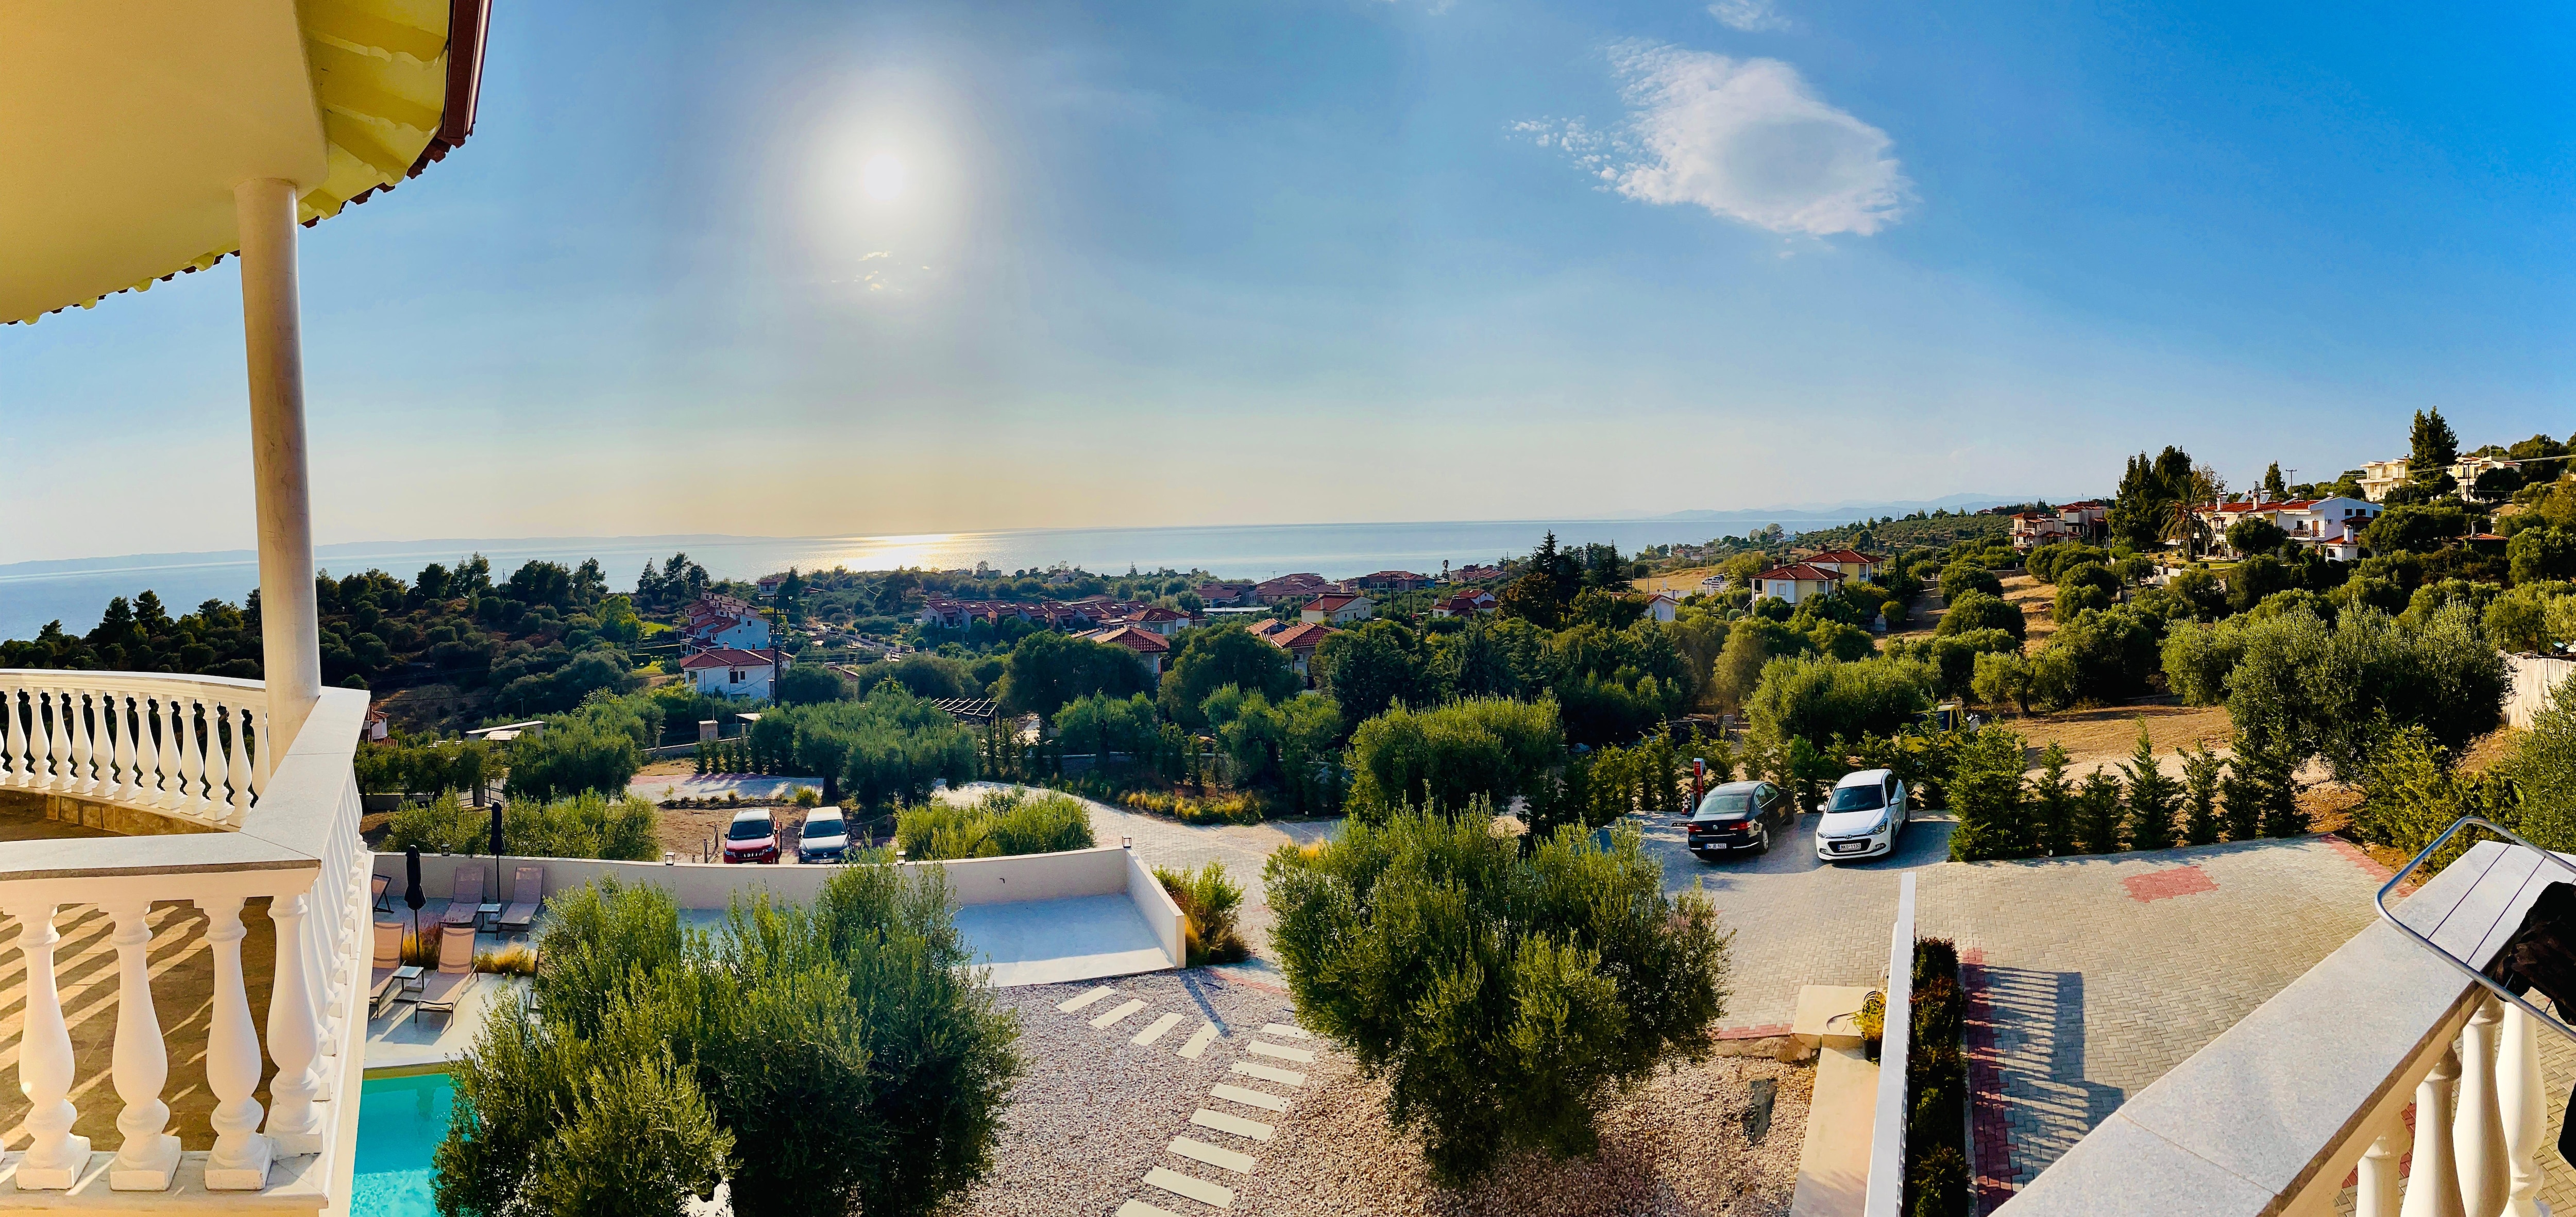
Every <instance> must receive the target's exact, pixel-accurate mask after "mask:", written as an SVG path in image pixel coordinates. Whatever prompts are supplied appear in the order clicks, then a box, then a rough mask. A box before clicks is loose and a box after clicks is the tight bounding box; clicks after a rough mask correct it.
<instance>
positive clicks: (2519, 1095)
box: [2496, 1005, 2549, 1217]
mask: <svg viewBox="0 0 2576 1217" xmlns="http://www.w3.org/2000/svg"><path fill="white" fill-rule="evenodd" d="M2503 1032H2504V1033H2503V1035H2502V1036H2500V1037H2499V1041H2500V1042H2499V1044H2498V1046H2497V1049H2496V1105H2497V1107H2498V1108H2499V1109H2501V1111H2502V1114H2503V1117H2504V1158H2505V1166H2506V1168H2507V1171H2508V1172H2509V1173H2510V1175H2511V1176H2512V1182H2511V1184H2510V1185H2509V1192H2508V1195H2507V1197H2506V1200H2505V1206H2504V1211H2505V1213H2506V1214H2508V1217H2540V1206H2539V1205H2538V1204H2537V1203H2534V1198H2535V1197H2536V1196H2537V1195H2538V1194H2539V1192H2540V1162H2539V1154H2540V1146H2541V1142H2542V1139H2543V1138H2545V1137H2547V1136H2548V1135H2549V1112H2548V1107H2547V1104H2548V1102H2549V1097H2548V1095H2547V1094H2545V1093H2544V1092H2543V1085H2544V1083H2542V1081H2541V1080H2540V1020H2538V1019H2536V1018H2533V1017H2532V1016H2531V1015H2530V1014H2528V1013H2525V1012H2524V1011H2523V1008H2522V1007H2520V1006H2514V1005H2508V1006H2506V1007H2505V1008H2504V1028H2503Z"/></svg>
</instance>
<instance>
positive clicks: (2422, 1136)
mask: <svg viewBox="0 0 2576 1217" xmlns="http://www.w3.org/2000/svg"><path fill="white" fill-rule="evenodd" d="M2459 1076H2460V1054H2459V1053H2458V1052H2457V1051H2455V1050H2452V1049H2449V1048H2445V1049H2443V1050H2442V1059H2441V1060H2439V1061H2436V1062H2434V1064H2433V1072H2431V1073H2428V1074H2426V1075H2424V1080H2423V1082H2421V1083H2420V1084H2418V1085H2417V1086H2416V1087H2415V1152H2414V1162H2413V1163H2412V1169H2411V1170H2410V1171H2409V1172H2408V1173H2407V1176H2406V1203H2405V1205H2404V1206H2403V1207H2401V1208H2399V1209H2398V1210H2397V1212H2398V1217H2468V1210H2466V1209H2464V1208H2462V1207H2461V1206H2460V1171H2459V1166H2458V1163H2457V1162H2456V1161H2454V1160H2453V1159H2452V1157H2451V1083H2452V1082H2455V1081H2457V1080H2459Z"/></svg>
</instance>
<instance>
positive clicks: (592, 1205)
mask: <svg viewBox="0 0 2576 1217" xmlns="http://www.w3.org/2000/svg"><path fill="white" fill-rule="evenodd" d="M538 955H539V959H540V963H539V968H538V974H537V980H536V992H537V994H538V996H539V997H540V998H541V999H542V1001H541V1004H540V1005H538V1006H537V1007H536V1008H535V1009H533V1010H532V1009H530V1008H529V1007H527V1006H525V1005H520V1006H517V1007H516V1008H507V1007H505V1008H504V1010H503V1011H502V1012H501V1013H500V1014H499V1015H498V1016H496V1017H493V1018H489V1019H486V1020H484V1023H483V1027H482V1030H481V1032H480V1034H479V1035H478V1037H477V1039H476V1040H475V1043H474V1046H473V1047H472V1049H471V1050H469V1051H468V1053H467V1054H466V1056H465V1057H464V1059H462V1060H460V1061H459V1062H457V1064H456V1066H455V1069H454V1071H453V1072H454V1074H455V1077H456V1085H457V1111H456V1117H455V1119H454V1121H453V1122H452V1123H451V1124H450V1126H449V1129H448V1133H447V1137H446V1140H445V1141H444V1142H443V1143H442V1144H441V1145H440V1146H439V1149H438V1152H437V1155H436V1162H437V1180H436V1190H437V1196H438V1204H439V1208H440V1211H441V1212H443V1213H448V1214H477V1215H480V1217H504V1215H515V1214H521V1213H532V1212H541V1213H590V1212H612V1213H635V1214H639V1215H641V1214H651V1215H653V1217H663V1215H665V1214H676V1213H678V1212H679V1211H680V1210H681V1198H682V1197H683V1196H685V1195H689V1194H695V1195H698V1196H701V1197H703V1196H705V1195H707V1194H708V1193H709V1192H710V1191H711V1190H712V1188H713V1186H714V1184H715V1182H716V1181H717V1180H718V1179H719V1178H724V1179H728V1180H730V1186H731V1198H732V1206H733V1211H734V1212H736V1213H739V1214H743V1215H744V1217H769V1215H774V1214H790V1213H797V1214H801V1213H811V1212H838V1213H846V1212H864V1213H868V1214H871V1215H874V1214H896V1215H899V1217H925V1215H927V1214H930V1213H934V1212H937V1211H939V1210H941V1209H942V1208H943V1207H945V1206H946V1205H948V1204H949V1203H951V1202H952V1200H953V1198H954V1197H955V1196H957V1195H958V1194H959V1193H961V1192H962V1191H964V1190H965V1189H966V1188H967V1187H969V1186H971V1185H972V1184H973V1183H974V1181H975V1180H977V1179H979V1178H981V1177H982V1176H983V1175H984V1174H985V1173H986V1172H987V1171H989V1169H990V1167H991V1163H992V1152H993V1147H994V1144H995V1142H996V1140H997V1138H998V1136H999V1133H1000V1126H1001V1120H1000V1117H1001V1109H1002V1104H1003V1102H1004V1099H1005V1097H1006V1095H1007V1092H1008V1089H1009V1086H1010V1084H1011V1081H1012V1079H1013V1078H1014V1077H1016V1076H1017V1075H1018V1073H1019V1072H1020V1070H1021V1068H1022V1065H1021V1062H1020V1059H1019V1057H1018V1056H1017V1054H1016V1052H1015V1051H1014V1049H1013V1040H1014V1039H1015V1037H1016V1036H1017V1034H1018V1031H1017V1026H1016V1023H1015V1022H1014V1020H1013V1018H1012V1017H1011V1016H1010V1015H1008V1014H1004V1013H999V1012H997V1011H995V1010H994V1008H993V1005H992V1001H991V998H990V995H989V991H988V990H986V989H985V988H984V987H983V981H982V980H981V978H980V973H977V972H975V971H973V970H971V969H968V968H966V967H965V966H964V965H966V964H967V963H969V962H970V957H969V952H968V950H967V948H966V947H965V945H964V943H963V941H962V940H961V939H960V938H959V937H958V935H957V932H956V927H955V924H954V922H953V920H952V919H951V917H950V914H949V910H948V892H947V889H946V886H945V883H944V879H943V877H942V876H940V875H939V874H938V873H937V872H936V871H932V872H928V873H926V874H923V875H919V876H907V875H905V874H903V873H902V872H900V871H898V870H897V869H896V868H893V867H885V866H858V867H849V868H845V869H843V870H842V871H840V872H839V873H836V874H835V875H834V876H833V877H832V878H831V880H829V881H828V882H827V883H826V884H825V885H824V887H823V890H822V891H821V892H820V893H819V894H818V896H817V899H816V902H815V904H814V906H813V907H812V908H811V909H810V910H809V909H801V908H796V907H793V906H774V905H770V904H768V903H766V902H765V901H764V902H758V903H754V904H750V905H743V904H737V905H736V906H735V907H734V909H733V910H732V913H731V914H730V916H729V917H728V918H727V920H726V923H725V925H724V926H723V927H722V928H721V929H720V930H718V931H716V932H714V933H708V934H684V933H683V932H682V931H681V929H680V926H679V921H678V910H677V909H676V908H675V907H673V905H672V903H671V901H670V898H669V897H668V896H666V895H663V894H662V893H660V892H659V891H657V890H655V889H650V888H619V887H617V886H616V885H614V884H604V885H602V886H600V887H598V888H585V889H582V890H580V891H577V892H571V893H566V894H565V895H564V896H563V897H562V898H561V900H560V901H559V907H558V909H557V916H556V917H555V918H554V919H553V920H552V921H551V922H550V923H549V924H548V926H547V928H546V931H545V933H544V936H543V938H542V940H541V942H540V950H539V952H538ZM817 1113H828V1114H829V1117H830V1118H817ZM618 1151H623V1153H624V1156H623V1157H621V1156H619V1152H618Z"/></svg>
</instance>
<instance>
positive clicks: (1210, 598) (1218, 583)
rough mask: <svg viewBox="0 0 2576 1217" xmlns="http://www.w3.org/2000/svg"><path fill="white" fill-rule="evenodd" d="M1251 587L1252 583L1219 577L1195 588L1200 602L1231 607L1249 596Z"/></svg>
mask: <svg viewBox="0 0 2576 1217" xmlns="http://www.w3.org/2000/svg"><path fill="white" fill-rule="evenodd" d="M1252 588H1253V585H1252V584H1249V583H1237V582H1234V581H1232V580H1227V579H1219V580H1215V581H1213V582H1209V583H1202V584H1200V585H1198V588H1197V589H1196V590H1197V592H1198V597H1199V603H1201V604H1205V605H1208V606H1210V607H1216V608H1233V607H1235V606H1237V605H1240V604H1242V603H1244V602H1245V601H1246V600H1247V599H1249V598H1250V597H1251V595H1252Z"/></svg>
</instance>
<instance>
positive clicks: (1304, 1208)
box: [1234, 1055, 1815, 1217]
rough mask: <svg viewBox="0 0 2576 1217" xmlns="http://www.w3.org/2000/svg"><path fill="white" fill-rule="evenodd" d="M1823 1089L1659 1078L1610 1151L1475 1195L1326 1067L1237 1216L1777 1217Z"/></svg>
mask: <svg viewBox="0 0 2576 1217" xmlns="http://www.w3.org/2000/svg"><path fill="white" fill-rule="evenodd" d="M1756 1078H1775V1079H1777V1080H1778V1082H1779V1090H1778V1092H1777V1094H1776V1096H1775V1099H1774V1102H1773V1106H1772V1114H1771V1127H1770V1129H1769V1130H1768V1131H1767V1132H1766V1133H1765V1135H1764V1136H1763V1139H1762V1143H1761V1144H1760V1145H1759V1146H1755V1145H1752V1144H1751V1143H1749V1142H1748V1141H1747V1140H1746V1139H1745V1129H1744V1122H1743V1119H1742V1115H1743V1112H1744V1110H1745V1108H1746V1106H1747V1105H1748V1103H1749V1101H1750V1097H1751V1087H1750V1083H1751V1082H1752V1081H1753V1079H1756ZM1814 1087H1815V1071H1814V1069H1813V1067H1812V1066H1808V1065H1784V1064H1781V1063H1780V1062H1778V1061H1774V1060H1769V1059H1765V1058H1758V1057H1717V1058H1714V1059H1712V1060H1710V1061H1709V1062H1708V1063H1706V1064H1704V1065H1685V1066H1683V1067H1682V1068H1680V1069H1678V1070H1675V1071H1672V1072H1669V1073H1666V1074H1663V1075H1660V1076H1658V1077H1656V1078H1655V1079H1654V1080H1652V1081H1650V1082H1648V1083H1647V1084H1646V1085H1645V1086H1644V1087H1642V1088H1640V1089H1639V1091H1638V1092H1637V1093H1636V1094H1635V1095H1633V1096H1631V1097H1629V1098H1628V1099H1626V1100H1625V1101H1623V1102H1621V1103H1619V1104H1618V1105H1616V1106H1614V1107H1613V1108H1611V1109H1610V1111H1608V1112H1606V1113H1604V1115H1603V1117H1602V1121H1601V1152H1600V1154H1599V1155H1598V1156H1597V1157H1593V1158H1577V1159H1572V1160H1568V1161H1563V1162H1558V1161H1554V1160H1552V1159H1549V1158H1547V1157H1546V1156H1544V1155H1539V1154H1527V1155H1523V1156H1521V1157H1519V1158H1516V1159H1514V1160H1512V1161H1510V1162H1508V1163H1506V1164H1504V1165H1503V1166H1502V1167H1501V1168H1500V1169H1499V1170H1497V1171H1496V1172H1495V1174H1494V1175H1493V1177H1491V1178H1489V1179H1487V1180H1485V1181H1483V1182H1482V1183H1479V1184H1477V1185H1475V1186H1473V1187H1471V1188H1469V1189H1467V1190H1465V1191H1461V1192H1448V1191H1443V1190H1441V1189H1439V1188H1437V1187H1435V1186H1433V1185H1432V1183H1431V1181H1430V1179H1429V1177H1428V1175H1427V1174H1426V1172H1425V1170H1424V1168H1423V1165H1422V1156H1421V1150H1420V1148H1419V1147H1418V1146H1417V1145H1416V1144H1414V1143H1413V1142H1411V1141H1410V1140H1409V1139H1400V1138H1397V1137H1395V1136H1394V1135H1393V1133H1392V1132H1391V1130H1389V1128H1388V1127H1387V1123H1386V1107H1385V1101H1386V1087H1385V1085H1384V1084H1382V1083H1378V1082H1371V1081H1369V1080H1368V1079H1366V1078H1363V1077H1360V1076H1359V1075H1358V1073H1357V1072H1356V1071H1355V1070H1354V1069H1353V1068H1352V1067H1351V1065H1350V1064H1349V1063H1348V1062H1347V1061H1346V1060H1344V1059H1342V1058H1340V1057H1338V1056H1330V1055H1328V1056H1325V1057H1323V1058H1322V1059H1319V1060H1318V1061H1317V1063H1316V1066H1315V1070H1314V1073H1313V1075H1312V1076H1311V1077H1310V1079H1309V1081H1308V1083H1307V1089H1306V1092H1305V1093H1304V1094H1303V1095H1301V1096H1300V1098H1299V1100H1298V1102H1297V1103H1296V1104H1295V1105H1294V1106H1292V1107H1291V1108H1290V1109H1289V1112H1288V1115H1287V1117H1286V1118H1285V1119H1284V1120H1283V1121H1282V1123H1281V1124H1280V1128H1279V1135H1278V1138H1277V1140H1275V1141H1274V1142H1273V1143H1272V1145H1273V1146H1274V1148H1272V1149H1271V1150H1270V1151H1269V1152H1268V1153H1265V1154H1264V1155H1263V1156H1262V1162H1261V1166H1260V1167H1259V1169H1257V1170H1255V1171H1254V1172H1253V1173H1252V1174H1251V1175H1250V1176H1249V1177H1248V1178H1247V1179H1246V1181H1245V1182H1244V1183H1243V1184H1242V1185H1240V1186H1238V1187H1237V1188H1236V1191H1235V1198H1234V1206H1235V1209H1236V1211H1238V1212H1250V1213H1259V1214H1265V1215H1268V1214H1277V1215H1280V1217H1292V1215H1293V1217H1307V1215H1316V1217H1321V1215H1323V1214H1333V1215H1335V1217H1380V1215H1383V1217H1395V1215H1397V1214H1404V1215H1408V1217H1409V1215H1411V1214H1426V1215H1433V1217H1505V1215H1512V1217H1518V1215H1520V1214H1538V1213H1544V1214H1548V1215H1549V1217H1612V1215H1616V1217H1685V1215H1687V1217H1721V1215H1722V1217H1776V1215H1778V1214H1785V1213H1787V1212H1788V1211H1789V1197H1790V1193H1791V1192H1793V1191H1794V1190H1795V1189H1796V1187H1797V1182H1798V1146H1799V1142H1800V1140H1801V1139H1802V1138H1803V1137H1804V1136H1805V1135H1806V1128H1807V1101H1808V1098H1809V1096H1810V1094H1811V1093H1812V1092H1813V1090H1814Z"/></svg>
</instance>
